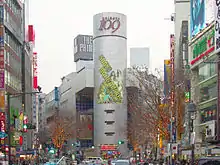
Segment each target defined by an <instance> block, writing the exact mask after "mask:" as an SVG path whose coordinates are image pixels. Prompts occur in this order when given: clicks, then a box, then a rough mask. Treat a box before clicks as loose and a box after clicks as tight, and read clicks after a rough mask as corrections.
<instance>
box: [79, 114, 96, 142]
mask: <svg viewBox="0 0 220 165" xmlns="http://www.w3.org/2000/svg"><path fill="white" fill-rule="evenodd" d="M79 120H80V130H81V131H80V132H79V137H80V138H81V139H92V137H93V131H92V129H90V125H93V118H92V115H90V114H80V116H79Z"/></svg>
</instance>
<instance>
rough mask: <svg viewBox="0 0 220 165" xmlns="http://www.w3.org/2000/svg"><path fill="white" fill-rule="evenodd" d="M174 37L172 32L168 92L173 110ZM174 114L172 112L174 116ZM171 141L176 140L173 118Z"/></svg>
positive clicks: (172, 109)
mask: <svg viewBox="0 0 220 165" xmlns="http://www.w3.org/2000/svg"><path fill="white" fill-rule="evenodd" d="M174 50H175V37H174V34H171V35H170V69H171V92H170V102H171V111H172V112H174V103H175V73H174V71H175V67H174V55H175V51H174ZM174 115H175V114H173V116H174ZM171 124H172V137H171V138H172V141H176V128H175V127H174V126H175V120H174V121H172V123H171Z"/></svg>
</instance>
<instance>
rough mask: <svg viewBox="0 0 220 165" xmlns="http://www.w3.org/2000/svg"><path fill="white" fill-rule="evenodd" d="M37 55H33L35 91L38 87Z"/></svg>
mask: <svg viewBox="0 0 220 165" xmlns="http://www.w3.org/2000/svg"><path fill="white" fill-rule="evenodd" d="M37 67H38V66H37V53H36V52H34V53H33V88H34V89H37V87H38V82H37V81H38V80H37V75H38V72H37V70H38V68H37Z"/></svg>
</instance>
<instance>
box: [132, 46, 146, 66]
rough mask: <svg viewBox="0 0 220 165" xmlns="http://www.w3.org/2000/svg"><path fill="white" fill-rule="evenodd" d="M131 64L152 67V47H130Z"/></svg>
mask: <svg viewBox="0 0 220 165" xmlns="http://www.w3.org/2000/svg"><path fill="white" fill-rule="evenodd" d="M130 66H131V67H133V66H145V67H147V68H148V69H150V49H149V48H144V47H143V48H142V47H140V48H130Z"/></svg>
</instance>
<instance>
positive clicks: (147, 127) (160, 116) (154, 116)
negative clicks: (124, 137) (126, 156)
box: [128, 67, 170, 148]
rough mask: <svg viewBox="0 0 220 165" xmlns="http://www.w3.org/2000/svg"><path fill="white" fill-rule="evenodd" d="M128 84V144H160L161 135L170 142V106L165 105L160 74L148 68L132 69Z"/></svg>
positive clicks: (129, 72) (129, 73)
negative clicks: (151, 71)
mask: <svg viewBox="0 0 220 165" xmlns="http://www.w3.org/2000/svg"><path fill="white" fill-rule="evenodd" d="M128 81H129V83H130V87H129V88H130V89H128V114H129V119H130V120H129V122H128V123H129V126H128V137H129V142H130V143H131V144H132V145H133V146H139V145H144V144H146V143H148V144H153V143H158V142H157V137H158V135H160V136H163V138H164V139H167V138H168V137H169V133H168V124H169V117H170V116H169V110H168V109H169V105H165V104H162V97H163V81H162V79H161V76H160V72H159V71H158V70H156V71H155V73H154V74H152V73H149V71H148V69H147V68H146V67H133V68H131V69H129V71H128ZM134 148H135V147H134Z"/></svg>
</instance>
